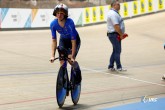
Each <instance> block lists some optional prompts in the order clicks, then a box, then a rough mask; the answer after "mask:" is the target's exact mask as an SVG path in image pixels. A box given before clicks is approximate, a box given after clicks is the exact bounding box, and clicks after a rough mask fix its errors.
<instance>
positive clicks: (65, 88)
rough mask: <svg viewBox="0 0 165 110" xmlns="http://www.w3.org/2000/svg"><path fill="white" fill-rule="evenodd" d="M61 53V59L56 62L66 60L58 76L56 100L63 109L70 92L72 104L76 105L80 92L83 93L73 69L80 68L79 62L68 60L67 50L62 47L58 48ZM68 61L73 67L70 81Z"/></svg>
mask: <svg viewBox="0 0 165 110" xmlns="http://www.w3.org/2000/svg"><path fill="white" fill-rule="evenodd" d="M57 50H58V52H59V57H58V58H55V59H54V60H57V59H59V60H64V63H63V64H62V65H61V67H60V69H59V72H58V76H57V83H56V96H57V97H56V98H57V103H58V105H59V107H62V106H63V104H64V101H65V98H66V96H68V95H69V91H70V90H71V97H72V102H73V103H74V105H76V104H77V103H78V101H79V97H80V92H81V83H80V84H76V83H75V79H76V78H75V75H76V72H75V71H74V68H73V67H76V66H78V63H77V62H72V61H71V59H70V58H68V53H67V50H65V49H64V48H62V47H58V48H57ZM67 61H68V62H70V63H71V64H72V67H71V75H70V79H69V77H68V76H69V75H68V72H67Z"/></svg>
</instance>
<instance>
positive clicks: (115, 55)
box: [107, 0, 127, 71]
mask: <svg viewBox="0 0 165 110" xmlns="http://www.w3.org/2000/svg"><path fill="white" fill-rule="evenodd" d="M111 7H112V8H111V9H110V10H109V11H108V15H107V36H108V38H109V40H110V42H111V43H112V47H113V51H112V54H111V56H110V60H109V65H108V69H109V70H111V71H114V70H115V68H114V63H115V62H116V66H117V71H126V69H123V68H122V65H121V62H120V54H121V40H122V39H124V37H125V36H126V35H127V34H124V33H125V25H124V21H123V19H122V17H121V16H120V14H119V12H118V11H119V10H120V3H119V1H118V0H112V2H111Z"/></svg>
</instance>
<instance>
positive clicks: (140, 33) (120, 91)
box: [0, 12, 165, 110]
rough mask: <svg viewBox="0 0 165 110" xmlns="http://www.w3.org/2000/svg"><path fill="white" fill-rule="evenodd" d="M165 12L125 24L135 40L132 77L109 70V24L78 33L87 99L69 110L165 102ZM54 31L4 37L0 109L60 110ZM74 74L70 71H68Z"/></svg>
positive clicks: (130, 46)
mask: <svg viewBox="0 0 165 110" xmlns="http://www.w3.org/2000/svg"><path fill="white" fill-rule="evenodd" d="M164 16H165V12H161V13H157V14H152V15H148V16H143V17H138V18H133V19H128V20H125V25H126V32H127V33H128V34H129V37H128V38H126V39H124V40H123V41H122V54H121V61H122V65H123V67H125V68H127V70H128V71H127V72H124V73H117V72H110V71H108V70H107V66H108V63H109V57H110V54H111V52H112V46H111V44H110V42H109V40H108V38H107V37H106V24H100V25H94V26H88V27H79V28H77V29H78V31H79V33H80V36H81V40H82V45H81V48H80V51H79V55H78V57H77V60H78V62H79V63H80V65H81V69H82V75H83V82H82V94H81V97H80V100H79V104H78V105H77V106H73V104H72V101H71V98H70V96H69V97H67V98H66V101H65V105H64V107H63V109H67V110H69V109H70V110H72V109H85V110H88V109H89V110H96V109H104V108H110V107H113V106H118V105H123V104H127V103H132V102H140V101H141V98H142V97H143V96H148V97H152V98H162V97H165V81H161V77H162V75H163V74H165V50H164V49H163V44H164V42H165V22H164ZM50 44H51V34H50V31H49V30H31V31H11V32H10V31H1V32H0V110H57V109H59V108H58V105H57V103H56V96H55V93H56V91H55V85H56V77H57V72H58V68H59V62H58V61H57V62H55V63H54V64H51V63H49V58H50V56H51V51H50V50H51V45H50ZM68 69H69V70H70V67H68Z"/></svg>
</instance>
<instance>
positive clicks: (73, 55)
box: [71, 40, 76, 59]
mask: <svg viewBox="0 0 165 110" xmlns="http://www.w3.org/2000/svg"><path fill="white" fill-rule="evenodd" d="M71 42H72V57H71V58H73V59H75V54H76V40H71Z"/></svg>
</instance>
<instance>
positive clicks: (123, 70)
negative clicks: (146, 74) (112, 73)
mask: <svg viewBox="0 0 165 110" xmlns="http://www.w3.org/2000/svg"><path fill="white" fill-rule="evenodd" d="M117 71H118V72H125V71H127V69H124V68H118V69H117Z"/></svg>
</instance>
